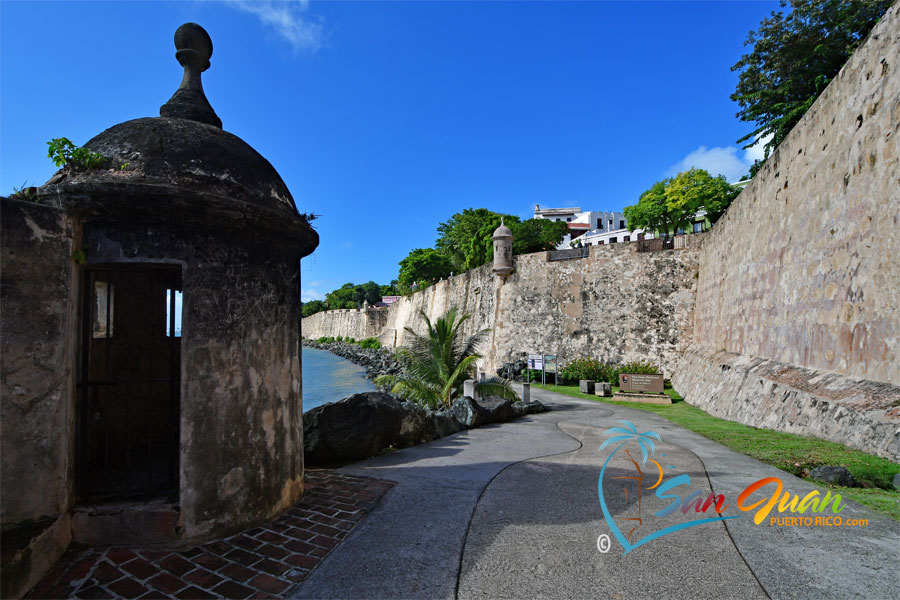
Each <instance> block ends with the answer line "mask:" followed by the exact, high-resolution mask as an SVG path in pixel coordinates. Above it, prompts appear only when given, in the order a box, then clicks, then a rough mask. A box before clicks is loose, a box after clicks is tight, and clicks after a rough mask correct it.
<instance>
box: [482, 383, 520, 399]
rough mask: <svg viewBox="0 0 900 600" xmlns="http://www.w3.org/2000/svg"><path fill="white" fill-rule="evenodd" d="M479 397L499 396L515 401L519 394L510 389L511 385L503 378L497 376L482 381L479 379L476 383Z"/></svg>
mask: <svg viewBox="0 0 900 600" xmlns="http://www.w3.org/2000/svg"><path fill="white" fill-rule="evenodd" d="M476 389H477V390H478V395H479V397H485V398H486V397H488V396H499V397H500V398H503V399H505V400H512V401H514V402H515V401H517V400H519V395H518V394H517V393H516V392H515V390H513V389H512V386H511V385H510V384H509V382H508V381H506V380H505V379H501V378H499V377H489V378H488V379H485V380H484V381H479V382H478V384H477V385H476Z"/></svg>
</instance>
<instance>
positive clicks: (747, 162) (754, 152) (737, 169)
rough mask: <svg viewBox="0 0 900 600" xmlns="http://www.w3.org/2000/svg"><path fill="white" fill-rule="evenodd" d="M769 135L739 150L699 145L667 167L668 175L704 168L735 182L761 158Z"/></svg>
mask: <svg viewBox="0 0 900 600" xmlns="http://www.w3.org/2000/svg"><path fill="white" fill-rule="evenodd" d="M769 139H771V136H767V137H764V138H762V139H760V140H757V142H756V143H755V144H753V145H752V146H751V147H750V148H748V149H746V150H744V151H743V152H742V153H741V150H740V149H739V148H738V147H737V146H726V147H724V148H722V147H719V146H716V147H715V148H707V147H706V146H700V147H699V148H697V149H696V150H694V151H692V152H690V153H689V154H688V155H687V156H685V157H684V158H682V159H681V160H680V161H678V162H677V163H675V164H674V165H672V166H671V167H669V170H668V171H667V173H666V174H667V175H668V176H672V175H677V174H678V173H681V172H682V171H687V170H688V169H692V168H696V169H705V170H706V171H709V173H710V174H711V175H714V176H715V175H724V176H725V179H727V180H728V181H730V182H732V183H733V182H736V181H738V180H739V179H740V178H741V177H743V176H744V175H746V174H747V172H748V171H750V166H751V165H752V164H753V161H755V160H762V157H763V147H764V146H765V144H766V142H768V141H769Z"/></svg>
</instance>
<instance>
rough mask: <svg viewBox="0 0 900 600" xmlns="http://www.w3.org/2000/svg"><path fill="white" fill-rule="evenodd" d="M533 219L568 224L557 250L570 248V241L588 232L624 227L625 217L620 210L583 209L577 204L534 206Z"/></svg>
mask: <svg viewBox="0 0 900 600" xmlns="http://www.w3.org/2000/svg"><path fill="white" fill-rule="evenodd" d="M534 218H535V219H548V220H550V221H564V222H566V223H568V225H569V233H568V234H567V235H566V237H564V238H563V240H562V241H561V242H560V243H559V245H558V246H557V249H558V250H565V249H566V248H571V246H572V242H573V241H574V240H577V239H579V238H580V237H581V236H583V235H585V234H587V233H589V232H602V233H606V232H609V231H612V230H618V229H625V225H626V223H625V217H624V216H623V215H622V213H620V212H611V211H583V210H581V208H580V207H578V206H571V207H566V208H541V206H540V204H538V205H535V207H534Z"/></svg>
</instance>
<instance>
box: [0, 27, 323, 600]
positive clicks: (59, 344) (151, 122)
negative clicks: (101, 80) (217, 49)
mask: <svg viewBox="0 0 900 600" xmlns="http://www.w3.org/2000/svg"><path fill="white" fill-rule="evenodd" d="M175 44H176V49H177V53H176V57H177V59H178V61H179V62H180V63H181V65H182V66H183V67H184V70H185V75H184V79H183V81H182V84H181V87H179V88H178V90H177V91H176V92H175V94H174V95H173V96H172V98H171V99H170V100H169V101H168V102H167V103H166V104H165V105H164V106H163V107H162V108H161V109H160V114H161V115H162V116H161V117H158V118H142V119H136V120H133V121H128V122H125V123H122V124H119V125H116V126H114V127H111V128H110V129H107V130H106V131H104V132H102V133H101V134H99V135H97V136H96V137H94V138H93V139H91V140H89V141H88V142H87V143H86V144H85V147H86V148H89V149H90V150H92V151H94V152H99V153H101V154H102V155H103V156H105V157H106V158H107V159H108V161H107V164H106V168H102V169H89V170H73V169H71V168H67V169H63V170H61V171H60V172H58V173H57V174H56V175H54V176H53V177H52V178H51V179H50V181H48V182H47V183H46V184H45V185H44V186H41V187H39V188H36V190H35V193H36V196H37V198H38V201H37V202H36V203H34V202H30V201H19V200H16V199H8V198H4V199H3V200H2V202H3V206H2V254H0V256H2V303H3V323H4V327H3V331H2V357H0V360H2V372H3V378H2V394H3V404H2V408H3V412H2V449H3V451H2V488H3V503H2V523H3V527H4V529H8V528H10V527H13V526H15V525H16V524H17V523H21V522H29V523H30V522H39V523H49V524H50V525H48V527H49V529H50V530H52V531H53V532H54V533H53V535H54V536H55V537H56V538H57V542H58V543H57V545H58V546H61V547H63V548H64V547H65V545H66V544H67V543H68V539H67V536H68V535H69V534H68V531H70V530H71V532H72V534H73V535H74V539H75V540H76V541H82V542H86V543H111V544H114V543H128V542H142V541H143V542H178V541H183V540H187V539H199V538H205V537H212V536H216V535H219V534H224V533H227V532H231V531H235V530H238V529H241V528H244V527H247V526H248V525H251V524H254V523H257V522H261V521H263V520H266V519H268V518H270V517H271V516H272V515H274V514H276V513H278V512H279V511H281V510H283V509H285V508H287V507H288V506H290V505H292V504H293V503H294V502H295V501H297V500H298V498H299V497H300V495H301V494H302V490H303V440H302V432H303V426H302V403H301V372H300V344H299V341H300V297H299V289H300V259H301V257H303V256H306V255H308V254H309V253H310V252H312V251H313V249H314V248H315V247H316V246H317V245H318V235H317V234H316V233H315V231H314V230H313V229H312V228H311V227H310V225H309V224H308V223H307V221H306V219H305V218H304V217H302V216H301V215H300V214H299V213H298V212H297V209H296V207H295V205H294V201H293V198H292V196H291V194H290V192H289V191H288V189H287V187H286V186H285V184H284V182H283V181H282V179H281V177H280V176H279V175H278V173H277V172H276V171H275V169H274V168H273V167H272V165H271V164H269V162H268V161H266V159H265V158H263V157H262V156H261V155H260V154H258V153H257V152H256V151H255V150H253V148H251V147H250V146H249V145H247V144H246V143H245V142H243V141H242V140H241V139H240V138H238V137H236V136H234V135H232V134H230V133H227V132H225V131H223V130H222V128H221V121H220V120H219V118H218V116H216V114H215V112H214V111H213V109H212V108H211V106H210V105H209V103H208V102H207V100H206V97H205V95H204V93H203V89H202V86H201V84H200V73H201V72H202V71H204V70H205V69H206V68H208V67H209V58H210V56H211V55H212V42H211V41H210V39H209V36H208V35H207V34H206V32H205V31H204V30H203V29H202V28H201V27H200V26H198V25H195V24H192V23H188V24H185V25H183V26H181V27H180V28H179V29H178V31H177V32H176V35H175ZM73 257H74V258H73ZM76 259H77V260H76ZM179 292H180V294H179ZM181 294H183V295H181ZM176 295H177V296H178V297H179V300H180V299H182V298H183V307H179V306H176V305H175V301H174V300H175V298H176ZM179 308H181V311H180V312H181V315H180V323H178V325H181V331H177V332H176V331H175V325H176V323H175V314H176V313H177V312H178V309H179ZM107 319H108V321H109V323H107ZM179 334H180V335H179ZM104 419H109V422H110V423H113V426H112V427H111V429H107V432H110V431H111V432H112V433H106V434H105V436H106V437H102V435H103V434H100V433H98V431H99V430H100V429H102V428H101V427H99V426H95V425H93V424H94V423H103V422H104ZM116 423H118V424H116ZM98 436H101V437H98ZM104 447H105V448H106V450H105V451H104ZM117 461H118V462H117ZM142 461H143V462H142ZM111 463H112V465H111ZM126 463H127V464H126ZM147 463H149V464H151V465H153V466H150V467H148V466H147ZM98 478H99V479H98ZM166 478H168V480H167V482H168V483H166ZM101 479H102V480H104V481H105V483H104V484H102V485H101V484H100V483H98V481H99V480H101ZM70 524H71V527H70V526H69V525H70ZM44 531H47V529H45V530H44ZM6 575H7V573H6V572H5V573H4V576H6ZM4 590H7V591H8V588H7V586H6V585H4ZM4 595H5V594H4Z"/></svg>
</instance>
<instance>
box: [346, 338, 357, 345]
mask: <svg viewBox="0 0 900 600" xmlns="http://www.w3.org/2000/svg"><path fill="white" fill-rule="evenodd" d="M344 341H345V342H347V343H348V344H356V343H358V342H357V341H356V338H352V337H345V338H344Z"/></svg>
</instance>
